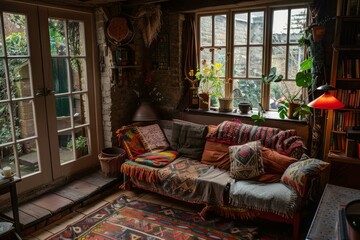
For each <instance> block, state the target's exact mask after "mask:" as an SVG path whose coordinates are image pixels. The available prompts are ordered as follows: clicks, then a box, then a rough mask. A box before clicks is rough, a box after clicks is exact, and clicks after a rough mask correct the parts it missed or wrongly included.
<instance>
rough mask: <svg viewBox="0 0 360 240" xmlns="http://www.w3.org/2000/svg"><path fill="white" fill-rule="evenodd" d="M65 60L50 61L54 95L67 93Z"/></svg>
mask: <svg viewBox="0 0 360 240" xmlns="http://www.w3.org/2000/svg"><path fill="white" fill-rule="evenodd" d="M67 61H68V60H67V59H65V58H53V59H52V75H53V81H54V86H55V89H54V90H55V93H66V92H69V86H68V64H67Z"/></svg>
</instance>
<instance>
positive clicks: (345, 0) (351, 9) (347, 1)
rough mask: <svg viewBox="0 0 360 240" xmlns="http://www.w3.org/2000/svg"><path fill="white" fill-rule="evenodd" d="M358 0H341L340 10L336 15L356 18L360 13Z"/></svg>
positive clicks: (359, 0)
mask: <svg viewBox="0 0 360 240" xmlns="http://www.w3.org/2000/svg"><path fill="white" fill-rule="evenodd" d="M359 2H360V0H342V1H340V6H339V7H340V9H342V11H340V12H339V11H338V14H339V13H341V14H342V15H344V16H358V15H359V13H360V9H359V7H360V3H359Z"/></svg>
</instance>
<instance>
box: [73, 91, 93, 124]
mask: <svg viewBox="0 0 360 240" xmlns="http://www.w3.org/2000/svg"><path fill="white" fill-rule="evenodd" d="M88 105H89V104H88V97H87V94H75V95H74V97H73V114H74V124H75V126H78V125H81V124H86V123H89V109H88Z"/></svg>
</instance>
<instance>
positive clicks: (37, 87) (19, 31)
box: [0, 2, 98, 192]
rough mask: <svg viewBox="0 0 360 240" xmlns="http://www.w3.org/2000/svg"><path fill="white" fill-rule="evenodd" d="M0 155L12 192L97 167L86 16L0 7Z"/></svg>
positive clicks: (47, 9) (89, 20) (89, 34)
mask: <svg viewBox="0 0 360 240" xmlns="http://www.w3.org/2000/svg"><path fill="white" fill-rule="evenodd" d="M0 15H1V19H0V116H1V118H0V154H1V158H0V159H1V162H0V163H1V167H5V166H10V167H11V169H12V171H13V172H14V174H16V175H17V176H19V177H21V178H22V181H21V183H19V186H18V192H23V191H26V190H30V189H34V188H36V187H39V186H41V185H45V184H51V183H52V182H54V181H56V180H58V179H61V178H65V177H68V176H71V175H75V174H77V173H79V172H81V171H84V170H85V169H87V168H91V167H94V166H95V165H97V164H98V159H97V149H98V144H97V138H96V131H95V129H96V124H95V123H96V120H95V108H94V107H90V106H95V100H94V99H95V97H94V87H93V84H94V56H93V37H92V35H93V33H92V29H93V26H92V25H93V21H92V14H91V13H83V12H77V11H72V10H63V9H58V8H50V7H45V6H36V5H31V4H26V6H24V3H14V2H5V3H4V4H2V5H1V6H0Z"/></svg>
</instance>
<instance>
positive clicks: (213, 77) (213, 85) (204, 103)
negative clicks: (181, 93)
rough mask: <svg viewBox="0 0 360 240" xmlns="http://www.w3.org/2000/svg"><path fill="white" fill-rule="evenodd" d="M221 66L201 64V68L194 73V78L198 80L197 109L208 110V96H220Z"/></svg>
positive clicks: (219, 64)
mask: <svg viewBox="0 0 360 240" xmlns="http://www.w3.org/2000/svg"><path fill="white" fill-rule="evenodd" d="M222 68H223V65H222V64H221V63H215V64H208V63H207V62H206V60H203V61H202V62H201V67H200V69H198V70H197V71H196V74H195V77H196V79H198V80H199V89H198V95H199V100H200V102H199V108H201V109H205V110H207V109H209V104H210V96H213V97H220V96H222V85H223V81H221V80H220V76H221V75H222Z"/></svg>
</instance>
